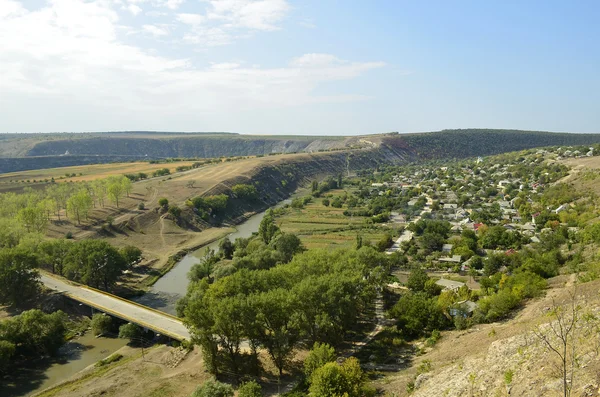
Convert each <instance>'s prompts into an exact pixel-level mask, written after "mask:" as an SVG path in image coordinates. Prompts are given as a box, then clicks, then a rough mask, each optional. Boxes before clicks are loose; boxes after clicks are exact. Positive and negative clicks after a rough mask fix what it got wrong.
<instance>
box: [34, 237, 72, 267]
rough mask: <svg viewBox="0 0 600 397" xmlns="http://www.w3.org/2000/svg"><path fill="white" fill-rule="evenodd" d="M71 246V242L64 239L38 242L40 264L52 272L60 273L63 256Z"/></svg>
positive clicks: (63, 263) (63, 260)
mask: <svg viewBox="0 0 600 397" xmlns="http://www.w3.org/2000/svg"><path fill="white" fill-rule="evenodd" d="M71 246H72V243H71V242H70V241H68V240H66V239H53V240H45V241H42V242H41V243H40V244H39V262H40V265H42V266H43V267H45V268H46V269H48V270H50V271H51V272H52V273H54V274H60V275H62V274H63V272H64V267H65V258H66V256H67V254H68V253H69V250H70V249H71Z"/></svg>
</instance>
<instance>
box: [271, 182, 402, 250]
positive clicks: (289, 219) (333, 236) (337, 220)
mask: <svg viewBox="0 0 600 397" xmlns="http://www.w3.org/2000/svg"><path fill="white" fill-rule="evenodd" d="M343 193H344V190H332V191H329V192H327V195H332V196H336V195H341V194H343ZM346 209H347V208H346V206H344V207H342V208H333V207H331V206H329V207H326V206H324V205H323V204H322V198H316V199H313V201H312V202H311V203H309V204H306V205H305V206H304V208H302V209H295V208H289V209H287V210H286V212H285V213H284V214H283V215H281V216H278V217H277V224H278V225H279V227H280V228H281V230H282V231H284V232H287V233H294V234H296V235H297V236H298V237H299V238H300V239H301V240H302V243H303V244H304V245H305V246H306V247H307V248H329V249H335V248H350V247H353V246H354V245H355V244H356V236H357V234H360V235H361V237H362V238H363V241H364V242H370V243H372V244H375V243H377V242H378V241H379V240H381V239H382V238H383V237H384V236H385V234H386V233H390V232H391V233H393V230H394V225H391V224H389V225H382V224H370V223H369V222H368V218H364V217H348V216H345V215H344V214H343V212H344V211H345V210H346ZM356 209H360V208H358V207H357V208H356Z"/></svg>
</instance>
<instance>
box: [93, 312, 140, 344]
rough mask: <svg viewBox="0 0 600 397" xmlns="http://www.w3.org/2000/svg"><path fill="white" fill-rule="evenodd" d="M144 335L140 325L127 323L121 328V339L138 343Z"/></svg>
mask: <svg viewBox="0 0 600 397" xmlns="http://www.w3.org/2000/svg"><path fill="white" fill-rule="evenodd" d="M103 317H106V316H103ZM143 335H144V330H143V329H142V328H141V327H140V326H139V325H136V324H132V323H127V324H123V325H121V326H120V327H119V338H121V339H129V340H131V341H133V342H136V341H139V340H140V339H141V338H142V336H143Z"/></svg>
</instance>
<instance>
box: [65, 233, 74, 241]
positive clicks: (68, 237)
mask: <svg viewBox="0 0 600 397" xmlns="http://www.w3.org/2000/svg"><path fill="white" fill-rule="evenodd" d="M65 238H66V239H67V240H71V239H72V238H73V233H71V232H67V233H66V234H65Z"/></svg>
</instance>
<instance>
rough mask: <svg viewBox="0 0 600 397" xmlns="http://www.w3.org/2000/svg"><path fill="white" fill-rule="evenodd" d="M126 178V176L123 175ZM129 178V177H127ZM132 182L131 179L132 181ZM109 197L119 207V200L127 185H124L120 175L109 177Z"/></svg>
mask: <svg viewBox="0 0 600 397" xmlns="http://www.w3.org/2000/svg"><path fill="white" fill-rule="evenodd" d="M123 178H125V177H123ZM125 179H127V178H125ZM130 182H131V181H130ZM107 192H108V197H109V198H110V199H111V201H112V202H113V203H115V205H116V206H117V208H119V200H120V199H121V197H122V196H123V192H125V187H124V186H123V179H121V178H120V177H116V176H115V177H110V178H108V186H107Z"/></svg>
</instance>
